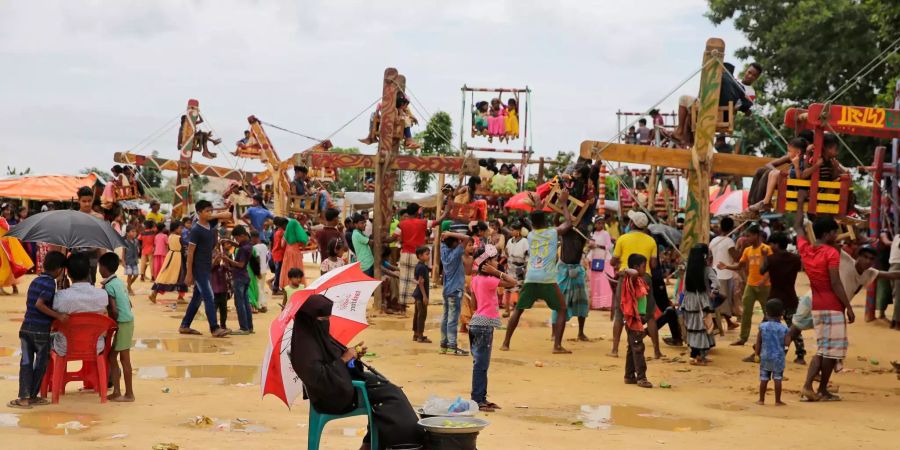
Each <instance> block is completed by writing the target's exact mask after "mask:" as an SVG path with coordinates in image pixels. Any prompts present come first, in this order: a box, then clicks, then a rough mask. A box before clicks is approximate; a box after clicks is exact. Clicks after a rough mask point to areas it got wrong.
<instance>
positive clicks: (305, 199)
mask: <svg viewBox="0 0 900 450" xmlns="http://www.w3.org/2000/svg"><path fill="white" fill-rule="evenodd" d="M288 210H289V211H290V212H292V213H294V214H306V215H309V216H310V217H316V216H318V215H319V194H318V193H315V194H306V195H291V196H288Z"/></svg>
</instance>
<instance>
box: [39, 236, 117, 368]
mask: <svg viewBox="0 0 900 450" xmlns="http://www.w3.org/2000/svg"><path fill="white" fill-rule="evenodd" d="M66 269H67V271H68V273H69V278H71V279H72V286H71V287H69V288H68V289H63V290H61V291H59V292H57V293H56V297H54V299H53V309H54V310H55V311H56V312H58V313H61V314H73V313H96V314H103V315H106V314H107V308H108V307H109V304H110V302H113V301H115V300H114V299H110V297H109V294H107V293H106V291H105V290H103V289H100V288H97V287H94V285H92V284H91V282H90V275H89V273H90V269H91V267H90V261H89V260H88V256H87V255H85V254H83V253H75V254H73V255H72V256H69V259H68V260H67V261H66ZM103 346H104V336H100V337H99V338H98V339H97V353H100V352H101V351H103ZM53 350H54V351H55V352H56V353H57V354H58V355H60V356H63V355H65V354H66V337H65V336H63V335H62V334H56V335H55V337H54V339H53Z"/></svg>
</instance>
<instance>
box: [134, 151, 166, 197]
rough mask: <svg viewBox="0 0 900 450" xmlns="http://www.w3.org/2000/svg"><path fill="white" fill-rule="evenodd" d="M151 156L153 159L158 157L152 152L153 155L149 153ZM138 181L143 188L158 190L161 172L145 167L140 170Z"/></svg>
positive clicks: (157, 153) (156, 153)
mask: <svg viewBox="0 0 900 450" xmlns="http://www.w3.org/2000/svg"><path fill="white" fill-rule="evenodd" d="M151 155H153V157H154V158H155V157H158V156H159V152H158V151H156V150H153V153H151ZM138 181H139V182H140V183H142V184H143V185H144V187H145V188H148V187H153V188H158V187H160V186H162V182H163V175H162V172H160V171H159V169H156V168H152V167H147V166H145V167H142V168H141V176H140V177H138Z"/></svg>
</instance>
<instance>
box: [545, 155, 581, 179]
mask: <svg viewBox="0 0 900 450" xmlns="http://www.w3.org/2000/svg"><path fill="white" fill-rule="evenodd" d="M574 160H575V152H559V153H557V154H556V159H555V161H556V162H555V163H554V164H546V163H545V164H546V165H545V166H544V181H550V180H552V179H553V177H555V176H557V175H559V174H561V173H563V171H565V170H566V167H569V166H570V165H571V164H572V161H574Z"/></svg>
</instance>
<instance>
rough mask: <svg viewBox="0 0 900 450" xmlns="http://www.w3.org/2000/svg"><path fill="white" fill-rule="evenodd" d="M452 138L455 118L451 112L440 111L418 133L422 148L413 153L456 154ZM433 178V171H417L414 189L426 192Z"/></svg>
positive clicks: (427, 154)
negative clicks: (423, 129) (451, 116)
mask: <svg viewBox="0 0 900 450" xmlns="http://www.w3.org/2000/svg"><path fill="white" fill-rule="evenodd" d="M452 139H453V120H452V119H451V118H450V114H447V113H445V112H443V111H438V112H436V113H434V115H432V116H431V120H429V121H428V124H427V125H426V126H425V131H423V132H421V133H419V134H417V135H416V140H417V141H419V143H421V144H422V148H420V149H419V150H418V152H413V153H412V154H418V155H419V156H434V155H452V154H454V150H453V145H452V144H451V140H452ZM432 180H434V174H433V173H430V172H417V173H416V176H415V179H414V180H413V189H414V190H415V191H416V192H426V191H428V188H429V186H431V182H432Z"/></svg>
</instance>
